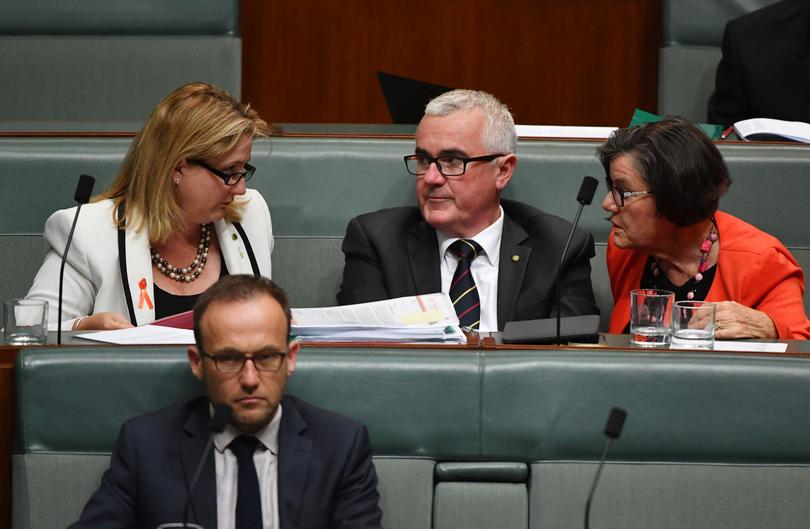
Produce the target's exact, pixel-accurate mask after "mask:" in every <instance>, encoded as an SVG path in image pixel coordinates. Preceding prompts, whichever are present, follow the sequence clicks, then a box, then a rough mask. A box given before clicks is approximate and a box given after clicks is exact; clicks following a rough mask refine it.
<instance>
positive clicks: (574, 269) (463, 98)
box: [337, 90, 599, 332]
mask: <svg viewBox="0 0 810 529" xmlns="http://www.w3.org/2000/svg"><path fill="white" fill-rule="evenodd" d="M515 146H516V134H515V123H514V121H513V119H512V115H511V114H510V113H509V110H508V109H507V108H506V106H505V105H504V104H503V103H501V102H500V101H498V100H497V99H495V97H493V96H491V95H490V94H487V93H484V92H478V91H474V90H453V91H451V92H447V93H445V94H442V95H441V96H439V97H437V98H436V99H433V100H432V101H431V102H430V103H428V105H427V107H426V108H425V116H424V117H423V118H422V120H421V122H420V123H419V127H418V128H417V130H416V150H415V151H414V154H412V155H409V156H406V157H405V164H406V167H407V169H408V172H410V173H411V174H413V175H414V176H415V177H416V198H417V201H418V203H419V207H418V208H414V207H402V208H392V209H385V210H380V211H377V212H374V213H368V214H365V215H361V216H359V217H356V218H354V219H352V221H351V222H350V223H349V226H348V228H347V229H346V237H345V238H344V240H343V253H344V254H345V256H346V261H345V266H344V269H343V284H342V285H341V289H340V292H339V293H338V295H337V300H338V303H340V304H341V305H344V304H351V303H363V302H368V301H377V300H382V299H389V298H397V297H402V296H414V295H417V294H429V293H433V292H446V293H448V294H449V295H450V299H451V301H453V304H454V307H455V309H456V313H457V315H458V317H459V321H460V323H461V325H462V326H463V327H466V328H468V329H471V330H478V331H486V332H489V331H498V330H503V327H504V325H505V324H506V323H507V322H509V321H516V320H530V319H536V318H547V317H549V316H550V315H551V313H552V309H553V307H554V306H556V305H555V301H554V290H555V282H554V277H555V274H556V273H557V271H558V268H559V267H560V266H562V270H560V274H559V282H560V292H561V302H560V313H561V315H562V316H576V315H581V314H598V313H599V309H598V308H597V307H596V304H595V302H594V297H593V290H592V287H591V279H590V273H591V266H590V259H591V257H593V256H594V246H593V238H592V237H591V236H590V235H588V234H587V233H585V232H582V231H579V230H578V231H577V232H575V234H574V238H573V240H572V242H571V247H570V249H569V251H568V254H567V257H566V259H565V262H564V263H563V264H562V265H560V257H561V256H562V251H563V247H564V246H565V242H566V238H567V237H568V233H569V231H570V229H571V224H569V223H568V222H566V221H564V220H562V219H560V218H558V217H555V216H552V215H548V214H546V213H543V212H542V211H540V210H538V209H535V208H533V207H531V206H529V205H526V204H522V203H520V202H514V201H510V200H501V199H500V195H501V192H502V191H503V190H504V189H505V188H506V186H507V184H509V181H510V180H511V178H512V174H513V172H514V170H515V165H516V163H517V157H516V156H515Z"/></svg>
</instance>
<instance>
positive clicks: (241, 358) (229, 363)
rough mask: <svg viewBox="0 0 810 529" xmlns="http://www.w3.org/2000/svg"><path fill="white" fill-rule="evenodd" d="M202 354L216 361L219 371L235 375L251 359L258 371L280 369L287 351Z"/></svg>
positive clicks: (201, 352) (202, 352)
mask: <svg viewBox="0 0 810 529" xmlns="http://www.w3.org/2000/svg"><path fill="white" fill-rule="evenodd" d="M200 354H201V355H202V356H204V357H206V358H210V359H211V360H212V361H213V362H214V366H215V367H216V368H217V371H219V372H220V373H223V374H226V375H233V374H235V373H239V372H240V371H242V368H244V367H245V362H247V361H248V360H251V361H252V362H253V365H254V366H255V367H256V370H257V371H278V370H279V368H280V367H281V364H283V363H284V358H285V357H286V356H287V353H279V352H272V353H254V354H251V355H243V354H218V355H210V354H208V353H206V352H205V351H200Z"/></svg>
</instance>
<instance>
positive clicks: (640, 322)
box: [630, 288, 675, 347]
mask: <svg viewBox="0 0 810 529" xmlns="http://www.w3.org/2000/svg"><path fill="white" fill-rule="evenodd" d="M674 302H675V293H674V292H670V291H669V290H660V289H656V288H642V289H638V290H633V291H631V292H630V343H631V344H632V345H634V346H636V347H667V346H669V342H670V339H671V336H672V304H673V303H674Z"/></svg>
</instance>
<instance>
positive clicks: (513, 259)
mask: <svg viewBox="0 0 810 529" xmlns="http://www.w3.org/2000/svg"><path fill="white" fill-rule="evenodd" d="M512 261H513V262H515V263H517V262H518V261H520V256H519V255H513V256H512Z"/></svg>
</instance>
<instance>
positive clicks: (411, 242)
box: [406, 220, 442, 294]
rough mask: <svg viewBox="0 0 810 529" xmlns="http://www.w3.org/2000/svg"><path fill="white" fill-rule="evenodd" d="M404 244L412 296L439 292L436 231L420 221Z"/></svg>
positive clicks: (440, 282) (439, 269) (439, 272)
mask: <svg viewBox="0 0 810 529" xmlns="http://www.w3.org/2000/svg"><path fill="white" fill-rule="evenodd" d="M406 244H407V246H408V260H409V262H410V265H411V273H412V274H413V284H414V287H415V290H416V292H414V294H432V293H434V292H441V290H442V274H441V268H440V266H441V263H440V262H439V241H438V239H437V238H436V230H434V229H433V228H432V227H431V226H430V225H429V224H428V223H427V222H425V221H424V220H420V221H419V223H418V224H417V225H416V226H414V227H413V228H412V229H411V231H410V233H409V234H408V239H407V241H406Z"/></svg>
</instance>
